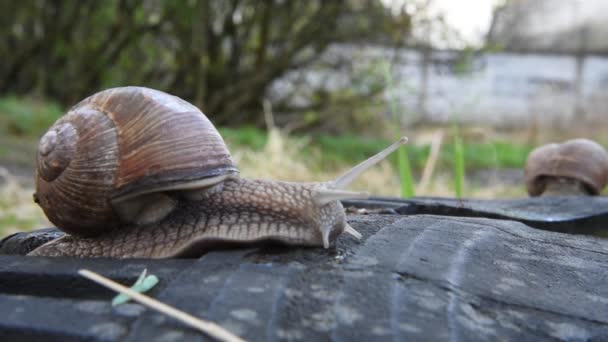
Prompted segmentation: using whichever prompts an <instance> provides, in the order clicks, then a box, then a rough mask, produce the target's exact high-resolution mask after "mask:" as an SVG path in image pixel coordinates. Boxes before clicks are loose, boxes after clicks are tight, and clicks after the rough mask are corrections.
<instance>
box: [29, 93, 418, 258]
mask: <svg viewBox="0 0 608 342" xmlns="http://www.w3.org/2000/svg"><path fill="white" fill-rule="evenodd" d="M405 142H407V138H406V137H402V138H401V139H400V140H399V141H397V142H395V143H394V144H392V145H391V146H389V147H388V148H386V149H385V150H383V151H382V152H380V153H378V154H377V155H375V156H373V157H371V158H369V159H368V160H366V161H364V162H362V163H361V164H359V165H357V166H355V167H354V168H352V169H351V170H350V171H348V172H346V173H345V174H344V175H342V176H340V177H338V178H337V179H336V180H333V181H327V182H315V183H295V182H284V181H274V180H254V179H246V178H241V177H239V171H238V169H237V167H236V165H235V163H234V161H233V158H232V157H231V155H230V152H229V151H228V148H227V147H226V145H225V143H224V141H223V139H222V137H221V136H220V134H219V133H218V132H217V130H216V129H215V127H214V126H213V124H212V123H211V122H210V121H209V119H208V118H207V117H206V116H205V115H204V114H203V113H202V112H201V111H200V110H199V109H198V108H196V107H195V106H193V105H191V104H190V103H188V102H186V101H184V100H182V99H180V98H178V97H176V96H173V95H169V94H166V93H164V92H161V91H158V90H153V89H149V88H143V87H120V88H112V89H107V90H104V91H101V92H99V93H96V94H94V95H91V96H90V97H88V98H86V99H84V100H83V101H81V102H80V103H78V104H76V105H75V106H74V107H72V108H71V109H70V110H69V111H68V112H67V113H66V114H65V115H64V116H62V117H61V118H59V119H58V120H57V122H55V123H54V124H53V125H52V126H51V128H50V129H49V130H48V131H47V132H46V133H45V134H44V136H43V137H42V138H41V139H40V143H39V147H38V155H37V168H36V190H35V191H36V192H35V194H34V200H35V201H36V202H37V203H38V204H39V205H40V207H41V208H42V209H43V211H44V213H45V214H46V216H47V217H48V218H49V220H50V221H51V222H52V223H53V224H55V225H56V226H57V227H58V228H59V229H61V230H63V231H64V232H66V233H67V234H66V235H64V236H62V237H60V238H58V239H55V240H52V241H50V242H47V243H45V244H44V245H42V246H40V247H38V248H36V249H35V250H33V251H32V252H30V253H29V255H34V256H76V257H114V258H134V257H142V258H171V257H188V256H199V255H201V254H202V253H203V252H204V251H206V250H208V249H211V248H214V247H216V246H217V245H225V244H234V243H236V244H252V243H257V242H275V243H280V244H286V245H296V246H323V247H324V248H328V247H329V246H330V244H331V243H333V242H334V241H335V240H336V238H337V237H338V236H339V235H340V234H342V233H348V234H350V235H352V236H354V237H356V238H358V239H359V238H361V234H360V233H359V232H357V231H356V230H355V229H353V228H352V227H350V226H349V225H348V223H347V222H346V216H345V213H344V208H343V207H342V204H341V203H340V200H342V199H351V198H364V197H368V194H367V193H360V192H352V191H347V190H344V189H345V187H346V186H348V185H349V184H350V183H351V182H352V181H353V180H354V179H355V178H356V177H357V176H358V175H359V174H360V173H362V172H363V171H365V170H366V169H368V168H369V167H371V166H372V165H374V164H376V163H377V162H379V161H381V160H382V159H384V158H386V156H388V155H389V154H390V153H392V152H393V151H395V150H396V149H397V148H398V147H399V146H400V145H401V144H404V143H405Z"/></svg>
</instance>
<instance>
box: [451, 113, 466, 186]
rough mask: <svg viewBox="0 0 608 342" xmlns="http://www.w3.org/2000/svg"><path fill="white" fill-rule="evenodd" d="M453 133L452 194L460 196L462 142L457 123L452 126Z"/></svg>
mask: <svg viewBox="0 0 608 342" xmlns="http://www.w3.org/2000/svg"><path fill="white" fill-rule="evenodd" d="M453 133H454V150H453V151H454V152H453V158H454V173H453V174H454V195H455V196H456V198H462V193H463V190H464V177H465V171H464V167H465V164H464V158H465V155H464V147H463V143H462V138H461V137H460V132H459V131H458V125H456V124H455V125H454V128H453Z"/></svg>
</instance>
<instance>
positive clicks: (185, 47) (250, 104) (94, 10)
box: [0, 0, 410, 131]
mask: <svg viewBox="0 0 608 342" xmlns="http://www.w3.org/2000/svg"><path fill="white" fill-rule="evenodd" d="M409 26H410V20H409V15H408V14H407V13H405V12H403V13H401V14H399V15H395V14H392V13H391V12H390V10H388V9H387V8H386V7H385V6H384V5H382V3H381V2H379V1H325V0H309V1H284V0H267V1H258V0H234V1H225V0H189V1H146V0H106V1H81V0H57V1H2V2H0V41H2V42H3V43H4V44H0V56H2V63H0V94H9V93H11V94H18V95H25V94H37V95H41V96H44V97H48V98H51V99H54V100H56V101H58V102H59V103H61V104H62V105H64V106H70V105H73V104H74V103H76V102H78V101H79V100H81V99H83V98H85V97H86V96H88V95H90V94H92V93H94V92H96V91H98V90H100V89H102V88H107V87H113V86H120V85H144V86H148V87H152V88H156V89H160V90H163V91H167V92H170V93H172V94H175V95H177V96H179V97H181V98H184V99H185V100H187V101H189V102H191V103H193V104H195V105H196V106H198V107H200V108H202V109H203V110H204V111H205V112H206V113H209V114H212V115H213V119H214V123H216V124H220V125H223V126H225V125H242V124H250V125H261V121H260V120H259V118H260V113H261V109H262V101H263V99H264V96H265V94H266V90H267V88H268V87H269V86H270V84H272V83H273V81H274V80H276V79H277V78H280V77H282V76H284V75H286V74H287V73H288V72H291V71H293V70H294V69H298V68H301V67H306V66H309V65H310V64H311V63H313V62H315V61H317V60H318V57H319V56H320V55H321V54H322V53H323V52H324V51H325V50H326V49H327V47H328V46H330V45H331V44H334V43H339V42H349V43H350V42H369V41H378V40H380V39H382V38H381V37H396V38H395V39H398V40H400V41H402V40H403V39H402V38H403V36H404V35H407V34H408V33H409V30H410V27H409ZM348 95H350V96H348V100H349V101H351V100H353V99H355V98H356V97H357V96H358V95H360V94H359V93H357V94H348ZM342 98H344V97H342ZM320 100H323V99H320ZM322 104H323V103H322V101H318V102H313V103H311V105H310V106H311V108H316V109H318V108H320V106H321V105H322ZM342 105H343V106H344V105H345V104H344V103H343V104H342ZM285 113H287V115H288V114H293V113H294V111H289V110H282V111H277V113H276V116H281V115H284V114H285ZM299 113H304V111H301V112H299ZM290 118H291V117H290ZM327 118H329V116H322V117H321V118H320V119H322V120H325V119H327ZM279 119H280V118H278V117H277V122H279V121H280V120H279ZM24 125H27V124H24ZM16 129H17V130H20V131H27V128H22V127H17V128H16Z"/></svg>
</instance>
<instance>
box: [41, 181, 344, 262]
mask: <svg viewBox="0 0 608 342" xmlns="http://www.w3.org/2000/svg"><path fill="white" fill-rule="evenodd" d="M318 187H323V185H322V184H321V183H291V182H279V181H269V180H248V179H230V180H227V181H225V182H224V183H223V185H222V189H221V191H210V192H209V193H206V194H203V195H202V197H201V198H200V200H180V201H179V204H178V206H177V207H176V208H175V210H174V211H173V212H172V213H171V214H169V215H168V216H167V217H166V218H165V219H163V220H162V221H161V222H158V223H151V224H145V225H128V226H122V227H117V229H114V230H113V231H111V232H109V233H105V234H103V235H100V236H96V237H92V238H78V237H75V236H71V235H67V236H64V237H62V238H59V239H57V240H54V241H51V242H49V243H47V244H45V245H43V246H41V247H39V248H37V249H36V250H34V251H33V252H31V253H30V255H36V256H75V257H113V258H172V257H186V256H198V255H201V254H203V253H204V252H205V251H207V250H209V249H213V248H215V247H216V246H219V245H222V244H249V243H257V242H265V241H267V242H276V243H280V244H288V245H298V246H323V245H324V242H323V231H324V230H326V231H328V238H329V241H334V240H335V239H336V238H337V237H338V236H339V235H340V234H341V233H342V232H343V231H344V229H345V227H346V217H345V214H344V208H343V207H342V205H341V204H340V202H339V201H332V202H330V203H328V204H324V205H319V204H318V202H317V201H315V200H314V198H313V196H314V190H315V188H318Z"/></svg>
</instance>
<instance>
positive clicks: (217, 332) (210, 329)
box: [78, 269, 245, 342]
mask: <svg viewBox="0 0 608 342" xmlns="http://www.w3.org/2000/svg"><path fill="white" fill-rule="evenodd" d="M78 274H80V275H81V276H83V277H85V278H88V279H90V280H92V281H94V282H96V283H98V284H100V285H103V286H105V287H107V288H109V289H112V290H114V291H116V292H119V293H124V294H126V295H128V296H129V297H131V298H132V299H133V300H135V301H136V302H139V303H141V304H143V305H145V306H147V307H149V308H152V309H154V310H156V311H159V312H161V313H163V314H165V315H167V316H169V317H173V318H175V319H177V320H179V321H181V322H183V323H185V324H187V325H189V326H191V327H193V328H195V329H198V330H200V331H202V332H204V333H205V334H207V335H209V336H211V337H213V338H215V339H217V340H219V341H226V342H245V340H243V339H241V338H240V337H238V336H236V335H234V334H232V333H231V332H229V331H228V330H226V329H224V328H222V327H221V326H219V325H217V324H215V323H213V322H208V321H204V320H202V319H200V318H197V317H194V316H192V315H190V314H188V313H186V312H183V311H181V310H178V309H176V308H174V307H172V306H169V305H167V304H165V303H162V302H159V301H158V300H156V299H153V298H151V297H148V296H146V295H144V294H141V293H138V292H135V291H133V290H131V289H129V288H127V287H125V286H122V285H120V284H119V283H117V282H115V281H113V280H110V279H108V278H105V277H103V276H101V275H99V274H97V273H95V272H92V271H89V270H85V269H82V270H80V271H78Z"/></svg>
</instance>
